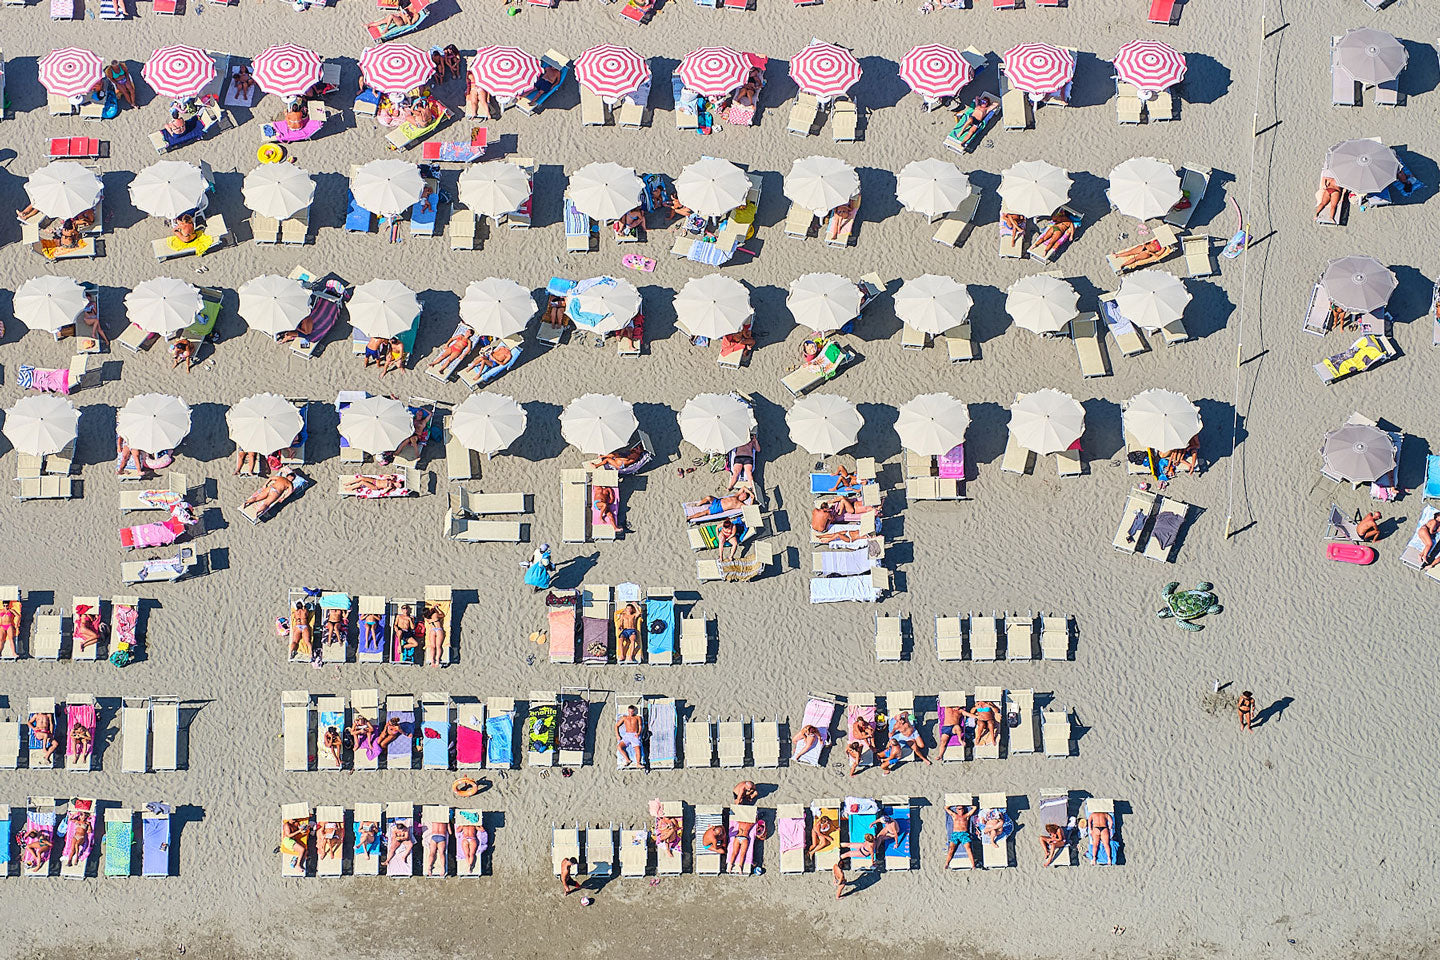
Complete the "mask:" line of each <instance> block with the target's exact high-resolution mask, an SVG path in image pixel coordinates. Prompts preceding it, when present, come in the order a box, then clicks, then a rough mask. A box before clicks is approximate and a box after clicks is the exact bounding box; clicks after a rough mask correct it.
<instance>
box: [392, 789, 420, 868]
mask: <svg viewBox="0 0 1440 960" xmlns="http://www.w3.org/2000/svg"><path fill="white" fill-rule="evenodd" d="M397 826H400V827H404V828H405V829H406V830H407V831H409V835H410V839H409V843H410V850H409V854H408V855H405V854H400V855H399V856H397V855H396V852H397V850H399V849H400V845H399V844H396V843H394V841H393V840H392V837H391V831H392V830H393V828H395V827H397ZM419 834H420V830H419V824H417V823H416V822H415V804H414V803H412V802H411V801H409V800H402V801H400V802H398V803H387V804H385V875H386V876H387V877H401V878H404V877H413V876H415V855H416V854H417V853H421V852H422V844H421V841H420V837H419Z"/></svg>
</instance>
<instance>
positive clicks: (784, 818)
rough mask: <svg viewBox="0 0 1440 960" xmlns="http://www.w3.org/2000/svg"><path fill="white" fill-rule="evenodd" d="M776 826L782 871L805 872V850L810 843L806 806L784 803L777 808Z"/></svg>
mask: <svg viewBox="0 0 1440 960" xmlns="http://www.w3.org/2000/svg"><path fill="white" fill-rule="evenodd" d="M775 826H776V829H777V830H778V832H779V834H780V872H781V873H782V874H788V873H804V872H805V850H806V848H807V847H808V846H809V845H810V831H809V830H808V829H807V823H806V818H805V807H804V806H802V805H801V804H798V803H782V804H780V805H779V806H778V807H776V808H775Z"/></svg>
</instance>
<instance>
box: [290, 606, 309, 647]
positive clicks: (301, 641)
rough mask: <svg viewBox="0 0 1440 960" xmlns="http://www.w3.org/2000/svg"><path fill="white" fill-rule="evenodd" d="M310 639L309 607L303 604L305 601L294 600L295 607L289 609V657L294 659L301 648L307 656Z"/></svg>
mask: <svg viewBox="0 0 1440 960" xmlns="http://www.w3.org/2000/svg"><path fill="white" fill-rule="evenodd" d="M310 640H311V628H310V608H309V607H307V606H305V601H303V600H296V601H295V608H294V609H293V610H291V611H290V659H291V660H294V659H295V655H296V653H297V652H299V651H301V650H303V651H304V654H305V656H306V658H309V656H310Z"/></svg>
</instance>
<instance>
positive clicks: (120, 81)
mask: <svg viewBox="0 0 1440 960" xmlns="http://www.w3.org/2000/svg"><path fill="white" fill-rule="evenodd" d="M105 79H106V80H109V81H110V86H112V87H114V88H115V94H116V95H117V96H118V97H119V98H120V99H121V100H124V101H125V102H126V103H128V104H130V106H132V107H133V106H135V81H134V80H131V79H130V71H129V70H127V69H125V64H123V63H121V62H120V61H119V60H111V61H110V65H109V66H108V67H106V68H105Z"/></svg>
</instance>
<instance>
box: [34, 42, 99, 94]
mask: <svg viewBox="0 0 1440 960" xmlns="http://www.w3.org/2000/svg"><path fill="white" fill-rule="evenodd" d="M104 70H105V61H103V60H101V59H100V58H99V57H98V56H97V55H96V54H94V53H92V52H91V51H89V50H85V49H83V48H81V47H61V48H60V49H58V50H51V51H50V52H49V53H47V54H46V55H45V56H44V57H42V58H40V64H39V74H40V86H42V87H44V88H45V92H46V93H49V94H51V95H52V96H56V97H79V96H84V95H85V94H86V93H88V92H89V91H90V88H91V87H93V86H95V84H97V83H99V82H100V77H101V75H102V74H103V73H104Z"/></svg>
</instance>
